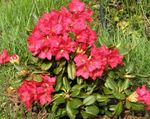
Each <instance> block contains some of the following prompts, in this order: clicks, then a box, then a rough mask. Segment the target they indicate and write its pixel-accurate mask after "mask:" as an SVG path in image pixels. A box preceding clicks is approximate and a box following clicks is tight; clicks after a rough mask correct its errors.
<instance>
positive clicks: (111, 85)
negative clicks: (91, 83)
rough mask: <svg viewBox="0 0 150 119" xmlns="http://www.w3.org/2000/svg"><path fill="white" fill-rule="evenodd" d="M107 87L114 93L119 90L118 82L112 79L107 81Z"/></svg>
mask: <svg viewBox="0 0 150 119" xmlns="http://www.w3.org/2000/svg"><path fill="white" fill-rule="evenodd" d="M105 86H106V87H107V88H110V89H112V90H113V91H116V90H117V88H118V86H117V84H116V82H115V81H114V80H113V79H110V78H107V79H106V83H105Z"/></svg>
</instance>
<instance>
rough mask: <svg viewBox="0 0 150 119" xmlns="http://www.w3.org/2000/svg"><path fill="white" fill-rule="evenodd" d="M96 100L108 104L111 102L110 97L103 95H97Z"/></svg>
mask: <svg viewBox="0 0 150 119" xmlns="http://www.w3.org/2000/svg"><path fill="white" fill-rule="evenodd" d="M96 100H97V101H98V102H108V101H109V97H108V96H103V95H100V94H97V95H96Z"/></svg>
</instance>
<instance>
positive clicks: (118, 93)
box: [113, 91, 125, 100]
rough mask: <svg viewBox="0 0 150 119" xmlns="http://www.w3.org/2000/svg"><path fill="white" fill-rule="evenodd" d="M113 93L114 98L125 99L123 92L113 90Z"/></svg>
mask: <svg viewBox="0 0 150 119" xmlns="http://www.w3.org/2000/svg"><path fill="white" fill-rule="evenodd" d="M113 95H114V97H115V98H117V99H119V100H123V99H125V94H124V93H121V92H119V91H114V92H113Z"/></svg>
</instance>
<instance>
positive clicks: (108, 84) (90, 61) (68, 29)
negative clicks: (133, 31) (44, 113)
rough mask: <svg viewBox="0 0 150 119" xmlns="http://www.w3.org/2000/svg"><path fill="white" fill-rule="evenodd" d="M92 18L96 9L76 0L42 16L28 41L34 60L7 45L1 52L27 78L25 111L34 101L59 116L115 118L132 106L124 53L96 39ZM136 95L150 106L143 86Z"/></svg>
mask: <svg viewBox="0 0 150 119" xmlns="http://www.w3.org/2000/svg"><path fill="white" fill-rule="evenodd" d="M92 21H93V19H92V10H91V9H90V8H89V7H87V6H86V4H85V3H84V2H82V1H79V0H72V1H71V2H70V3H69V4H68V8H65V7H61V8H60V10H52V11H51V12H50V13H44V14H43V15H42V17H41V18H39V20H38V22H37V24H36V25H35V27H34V29H33V30H32V32H31V34H30V36H29V37H28V40H27V43H28V50H29V51H30V52H31V53H32V55H33V59H32V61H31V62H30V63H26V64H25V65H24V67H23V66H20V64H19V61H20V58H19V56H17V55H12V56H9V55H8V52H7V51H6V50H4V51H3V52H2V54H0V64H4V63H7V62H10V63H13V64H14V66H15V67H16V68H17V70H18V73H17V74H18V76H20V77H21V78H22V79H23V81H22V83H21V84H20V87H18V89H17V93H18V95H19V99H20V101H21V102H22V103H23V104H24V105H25V107H26V111H27V112H28V111H29V110H30V109H32V105H33V104H35V103H36V104H37V106H39V105H40V106H46V109H48V110H49V111H50V113H55V114H56V115H57V117H59V118H61V117H63V118H66V116H67V117H69V118H71V119H75V118H81V117H82V118H93V117H96V116H98V115H104V114H106V115H109V116H110V117H117V116H120V115H121V113H122V111H123V110H125V109H131V107H132V106H131V104H129V102H128V101H127V99H128V100H129V99H131V98H127V97H128V95H129V93H127V91H128V88H129V79H128V78H126V77H124V74H125V73H126V72H125V70H121V69H122V68H123V67H122V66H124V63H123V56H122V55H121V54H120V53H119V50H118V49H117V48H115V47H114V48H112V47H111V48H109V47H107V46H106V45H101V47H97V46H96V45H95V44H94V42H95V41H96V38H97V37H96V32H95V31H94V30H92V28H91V26H90V22H92ZM136 94H137V95H138V97H137V98H138V99H137V100H139V101H140V102H144V103H146V104H147V105H150V103H149V101H148V100H146V98H148V97H149V91H147V90H146V89H145V87H143V88H142V89H140V88H138V89H137V91H136ZM129 97H130V96H129ZM132 97H133V96H132ZM126 101H127V103H126ZM125 104H126V107H125V106H124V105H125ZM127 104H128V105H127ZM148 109H149V107H148Z"/></svg>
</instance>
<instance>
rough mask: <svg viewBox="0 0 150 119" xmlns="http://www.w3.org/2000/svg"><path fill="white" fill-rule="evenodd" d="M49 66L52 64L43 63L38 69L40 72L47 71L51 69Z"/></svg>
mask: <svg viewBox="0 0 150 119" xmlns="http://www.w3.org/2000/svg"><path fill="white" fill-rule="evenodd" d="M51 66H52V62H44V63H42V64H41V66H40V67H41V69H42V70H45V71H47V70H49V69H50V68H51Z"/></svg>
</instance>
